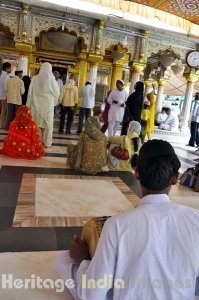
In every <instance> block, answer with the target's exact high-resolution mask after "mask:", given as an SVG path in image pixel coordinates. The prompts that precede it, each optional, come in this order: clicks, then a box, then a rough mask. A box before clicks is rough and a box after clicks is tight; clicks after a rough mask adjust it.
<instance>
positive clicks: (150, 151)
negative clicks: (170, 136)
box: [137, 140, 181, 192]
mask: <svg viewBox="0 0 199 300" xmlns="http://www.w3.org/2000/svg"><path fill="white" fill-rule="evenodd" d="M180 166H181V164H180V161H179V159H178V157H177V155H176V154H175V151H174V149H173V147H172V146H171V144H169V143H168V142H166V141H162V140H152V141H148V142H147V143H145V144H144V145H143V146H142V148H141V149H140V153H139V159H138V166H137V170H138V174H139V180H140V183H141V186H142V187H144V188H145V189H148V190H150V191H156V192H158V191H162V190H164V189H166V188H168V187H170V186H171V185H172V177H173V176H176V177H177V176H178V171H179V169H180Z"/></svg>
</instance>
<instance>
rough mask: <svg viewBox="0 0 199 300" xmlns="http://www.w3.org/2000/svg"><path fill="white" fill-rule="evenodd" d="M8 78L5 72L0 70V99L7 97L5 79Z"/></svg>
mask: <svg viewBox="0 0 199 300" xmlns="http://www.w3.org/2000/svg"><path fill="white" fill-rule="evenodd" d="M9 79H10V76H9V74H8V73H7V72H5V71H2V73H1V75H0V100H6V98H7V92H6V90H7V81H8V80H9Z"/></svg>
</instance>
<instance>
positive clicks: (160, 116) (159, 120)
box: [156, 112, 167, 124]
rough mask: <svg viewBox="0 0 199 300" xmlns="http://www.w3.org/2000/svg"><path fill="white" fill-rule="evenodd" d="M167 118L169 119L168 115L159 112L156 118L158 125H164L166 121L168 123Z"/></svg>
mask: <svg viewBox="0 0 199 300" xmlns="http://www.w3.org/2000/svg"><path fill="white" fill-rule="evenodd" d="M166 118H167V114H166V113H165V114H163V113H162V112H159V113H158V114H157V116H156V122H157V123H158V124H161V123H163V122H164V121H166Z"/></svg>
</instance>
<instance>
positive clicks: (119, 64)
mask: <svg viewBox="0 0 199 300" xmlns="http://www.w3.org/2000/svg"><path fill="white" fill-rule="evenodd" d="M128 61H129V54H128V53H124V55H123V57H122V58H120V59H119V60H117V61H115V62H113V69H112V78H111V87H110V89H111V90H113V89H115V88H116V81H117V80H122V79H123V69H124V67H125V65H127V64H128Z"/></svg>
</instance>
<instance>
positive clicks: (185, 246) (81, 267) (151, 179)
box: [56, 140, 199, 300]
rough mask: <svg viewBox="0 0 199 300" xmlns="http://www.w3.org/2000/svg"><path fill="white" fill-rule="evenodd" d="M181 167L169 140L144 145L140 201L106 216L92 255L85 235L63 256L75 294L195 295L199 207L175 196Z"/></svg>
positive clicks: (163, 299) (129, 299) (184, 298)
mask: <svg viewBox="0 0 199 300" xmlns="http://www.w3.org/2000/svg"><path fill="white" fill-rule="evenodd" d="M163 166H164V168H163ZM179 169H180V161H179V159H178V158H177V156H176V154H175V152H174V149H173V147H172V146H171V145H170V144H169V143H168V142H166V141H162V140H152V141H148V142H147V143H145V144H144V145H143V146H142V148H141V150H140V153H139V159H138V165H137V168H136V176H137V178H138V179H139V180H140V183H141V187H142V195H143V198H142V199H141V200H140V205H139V206H138V207H137V208H135V209H134V208H132V209H131V210H129V211H127V212H124V213H121V214H119V215H116V216H114V217H112V218H110V219H109V220H108V221H106V223H105V225H104V228H103V230H102V234H101V237H100V239H99V243H98V246H97V250H96V252H95V254H94V257H93V258H92V260H90V259H89V251H88V248H87V245H86V243H85V242H83V241H82V240H81V239H80V238H79V237H74V239H73V241H72V242H71V246H70V251H63V252H61V253H60V254H59V256H58V257H57V261H56V268H57V271H58V273H59V276H60V277H61V278H62V279H63V280H64V281H65V282H66V285H67V287H68V288H70V292H71V293H72V295H73V296H74V297H75V299H77V300H78V299H79V300H80V299H81V300H106V299H107V300H108V299H114V300H119V299H121V300H194V299H195V291H197V292H198V293H199V285H196V280H197V278H198V277H199V258H198V255H199V211H198V210H195V209H193V208H190V207H187V206H182V205H178V204H175V203H173V202H172V201H171V200H170V199H169V196H168V194H169V191H170V189H171V186H172V185H175V184H176V183H177V182H178V174H179V173H178V172H179ZM111 282H112V283H113V285H112V284H111ZM197 283H198V284H199V281H197Z"/></svg>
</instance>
